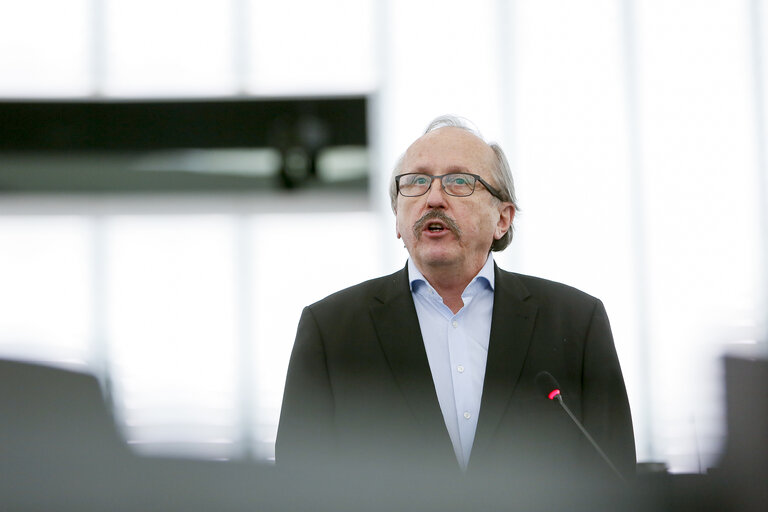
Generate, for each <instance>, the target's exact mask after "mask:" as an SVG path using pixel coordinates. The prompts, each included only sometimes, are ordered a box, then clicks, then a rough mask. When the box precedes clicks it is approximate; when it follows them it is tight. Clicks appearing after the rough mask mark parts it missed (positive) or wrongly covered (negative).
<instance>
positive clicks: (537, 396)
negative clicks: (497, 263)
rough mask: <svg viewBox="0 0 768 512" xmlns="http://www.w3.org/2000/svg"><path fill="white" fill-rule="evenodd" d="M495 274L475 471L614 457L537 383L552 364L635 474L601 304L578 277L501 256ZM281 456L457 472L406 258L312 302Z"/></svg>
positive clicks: (299, 338) (289, 463) (296, 462)
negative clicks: (569, 282)
mask: <svg viewBox="0 0 768 512" xmlns="http://www.w3.org/2000/svg"><path fill="white" fill-rule="evenodd" d="M495 277H496V283H495V291H494V306H493V323H492V327H491V334H490V343H489V348H488V359H487V366H486V375H485V382H484V386H483V394H482V400H481V406H480V416H479V418H478V426H477V432H476V436H475V442H474V445H473V449H472V454H471V458H470V462H469V468H468V473H470V474H471V473H478V472H482V471H487V472H492V473H494V474H499V473H500V472H501V473H504V474H514V473H515V472H518V473H520V472H524V473H526V474H531V472H541V473H545V474H546V473H550V472H551V471H553V470H555V471H563V472H567V471H569V470H570V469H571V468H572V467H574V466H575V467H576V468H577V470H578V471H583V470H584V469H585V468H587V467H593V465H594V467H600V466H601V465H602V464H603V463H602V461H600V460H599V459H598V457H597V455H596V454H595V453H594V450H593V449H592V448H591V447H590V446H589V445H587V443H586V440H585V439H584V437H583V436H582V434H581V433H580V431H579V430H578V428H577V427H576V426H575V425H574V424H572V422H571V420H570V418H568V416H567V415H566V413H565V412H564V411H563V410H562V409H561V408H560V407H559V406H558V405H557V403H556V402H555V401H550V400H548V399H547V397H546V396H544V395H543V394H542V392H541V391H540V389H539V388H538V387H537V385H536V383H535V378H536V375H537V374H538V373H539V372H541V371H548V372H550V373H551V374H552V375H553V376H555V378H556V379H557V380H558V382H559V384H560V386H561V388H562V391H563V397H564V400H565V402H566V403H567V404H568V406H569V407H570V409H571V410H572V411H573V412H574V414H575V415H576V416H577V417H578V418H579V419H580V420H581V421H582V422H583V424H584V425H585V426H586V428H587V430H588V431H589V432H590V433H591V434H592V436H593V437H594V438H595V439H596V440H597V442H598V443H599V444H600V445H601V446H602V447H603V449H604V451H605V452H606V453H607V454H608V456H609V457H610V458H611V459H612V460H613V461H614V463H615V464H616V466H618V467H619V468H620V469H621V471H623V472H624V473H626V474H628V475H629V474H634V465H635V446H634V437H633V431H632V422H631V417H630V411H629V405H628V402H627V396H626V391H625V387H624V382H623V378H622V375H621V370H620V368H619V363H618V359H617V357H616V351H615V348H614V345H613V338H612V335H611V330H610V326H609V323H608V318H607V316H606V313H605V309H604V308H603V305H602V303H601V302H600V301H599V300H598V299H596V298H594V297H591V296H589V295H587V294H585V293H583V292H580V291H579V290H576V289H574V288H571V287H568V286H565V285H562V284H559V283H554V282H551V281H546V280H543V279H539V278H534V277H530V276H524V275H519V274H514V273H510V272H506V271H503V270H501V269H499V268H498V267H496V268H495ZM276 459H277V463H278V466H279V467H280V466H282V467H308V466H311V465H320V466H323V465H326V464H328V463H339V464H342V465H344V466H345V467H356V468H366V467H368V468H371V467H374V468H375V467H379V466H381V467H386V466H389V467H390V468H412V469H413V470H414V471H432V470H435V469H443V470H445V469H446V468H450V470H451V471H453V470H456V471H458V464H457V462H456V459H455V457H454V454H453V449H452V446H451V442H450V439H449V436H448V433H447V430H446V428H445V424H444V421H443V417H442V413H441V411H440V407H439V404H438V401H437V395H436V392H435V388H434V383H433V380H432V376H431V373H430V369H429V363H428V361H427V356H426V352H425V349H424V344H423V341H422V338H421V333H420V328H419V321H418V318H417V315H416V309H415V306H414V303H413V298H412V296H411V293H410V288H409V282H408V276H407V270H406V269H403V270H401V271H399V272H396V273H394V274H392V275H389V276H386V277H381V278H378V279H374V280H371V281H367V282H365V283H361V284H359V285H357V286H353V287H351V288H348V289H346V290H342V291H340V292H338V293H335V294H333V295H331V296H329V297H327V298H325V299H323V300H321V301H319V302H317V303H315V304H313V305H311V306H308V307H307V308H305V309H304V312H303V314H302V317H301V321H300V322H299V327H298V332H297V335H296V342H295V345H294V349H293V353H292V356H291V360H290V366H289V369H288V376H287V380H286V385H285V395H284V398H283V407H282V412H281V416H280V427H279V432H278V437H277V444H276ZM602 470H604V468H603V469H600V470H598V471H602Z"/></svg>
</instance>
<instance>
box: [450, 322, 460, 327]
mask: <svg viewBox="0 0 768 512" xmlns="http://www.w3.org/2000/svg"><path fill="white" fill-rule="evenodd" d="M451 325H452V326H454V327H458V326H459V322H457V321H456V320H454V321H453V322H451Z"/></svg>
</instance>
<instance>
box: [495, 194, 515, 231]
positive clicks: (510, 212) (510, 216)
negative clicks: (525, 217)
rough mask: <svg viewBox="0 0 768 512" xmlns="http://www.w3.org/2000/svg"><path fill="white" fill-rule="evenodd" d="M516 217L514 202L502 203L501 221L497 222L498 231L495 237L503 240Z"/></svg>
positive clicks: (500, 208)
mask: <svg viewBox="0 0 768 512" xmlns="http://www.w3.org/2000/svg"><path fill="white" fill-rule="evenodd" d="M514 218H515V207H514V205H513V204H512V203H507V202H504V203H501V204H500V205H499V221H498V222H497V223H496V231H495V232H494V233H493V238H494V239H496V240H501V237H503V236H504V235H505V234H506V233H507V231H509V229H510V228H511V227H512V221H513V220H514Z"/></svg>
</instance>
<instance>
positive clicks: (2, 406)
mask: <svg viewBox="0 0 768 512" xmlns="http://www.w3.org/2000/svg"><path fill="white" fill-rule="evenodd" d="M726 366H727V373H728V374H729V380H728V387H729V429H732V430H730V431H731V432H732V433H734V434H736V435H737V438H736V439H735V440H733V441H729V444H728V452H727V454H726V456H725V457H724V459H723V467H722V468H721V470H720V471H718V472H717V473H715V474H713V475H709V476H701V475H648V476H644V477H642V478H638V479H637V481H635V482H633V483H631V484H630V485H629V486H628V487H622V486H621V485H620V484H619V483H618V482H616V481H614V480H607V481H604V482H589V483H586V482H583V481H572V482H568V481H562V480H558V481H549V480H547V479H531V480H529V481H526V482H521V481H517V482H509V481H504V480H503V479H500V478H499V479H495V480H494V478H493V477H484V478H482V479H470V478H463V477H460V478H456V477H447V476H445V475H423V474H421V475H417V474H411V473H409V472H408V468H393V469H394V470H393V471H390V472H384V471H381V472H377V473H376V474H360V473H359V472H358V471H355V468H346V469H344V468H333V469H331V468H328V469H327V470H326V471H306V472H303V473H301V472H300V473H290V474H288V473H285V472H282V471H279V470H277V469H276V468H274V467H272V466H265V465H259V464H256V463H244V462H205V461H190V460H172V459H156V458H145V457H138V456H136V455H135V454H133V453H132V452H131V451H130V450H129V449H128V447H127V445H126V444H125V442H124V441H123V439H122V438H121V437H120V435H119V433H118V429H117V428H116V426H115V423H114V420H113V417H112V413H111V411H110V409H109V408H108V406H107V404H106V403H105V401H104V400H103V398H102V395H101V391H100V388H99V384H98V382H97V380H96V379H95V378H94V377H92V376H90V375H87V374H82V373H77V372H72V371H67V370H63V369H58V368H51V367H46V366H39V365H35V364H30V363H24V362H18V361H4V360H0V511H2V512H14V511H38V510H39V511H78V512H88V511H96V510H98V511H147V510H162V511H185V512H189V511H198V510H199V511H216V512H219V511H240V510H258V511H304V510H306V511H312V512H314V511H326V510H327V511H334V512H344V511H367V510H371V511H382V512H384V511H386V512H390V511H392V512H394V511H400V510H414V511H417V510H423V511H432V510H434V511H438V510H439V511H441V512H445V511H451V510H457V511H458V510H462V511H466V510H489V511H490V510H493V511H495V510H510V511H515V510H520V511H526V512H531V511H539V510H541V511H552V512H556V511H558V510H563V511H566V510H567V511H569V512H570V511H581V510H583V511H590V512H597V511H601V510H606V511H608V510H616V511H621V512H627V511H669V512H680V511H689V510H690V511H694V510H695V511H697V512H699V511H710V510H711V511H721V510H730V511H733V512H757V511H758V510H759V511H760V512H765V510H768V507H766V506H765V505H766V502H765V493H766V489H768V483H767V482H768V478H766V463H768V457H766V456H765V455H766V454H765V450H766V446H767V445H768V443H765V441H766V439H765V436H766V435H767V433H768V422H766V417H768V416H767V415H766V391H765V390H766V389H768V388H766V386H765V384H766V382H768V370H766V368H768V367H767V366H766V363H765V361H760V360H743V359H731V360H727V361H726ZM734 372H735V375H734ZM761 379H762V380H761ZM744 386H746V388H747V391H746V392H745V391H743V389H744ZM732 389H733V390H736V389H742V391H740V392H736V391H733V393H734V395H735V396H731V391H732ZM745 393H747V394H746V395H745ZM750 393H751V394H750ZM756 411H759V412H756ZM747 412H748V414H746V413H747ZM733 414H736V415H744V416H743V417H742V418H739V419H734V420H733V421H731V419H730V417H731V415H733ZM745 414H746V415H745ZM754 436H757V439H755V438H754ZM732 437H733V436H732ZM756 443H757V444H756ZM761 500H762V501H761Z"/></svg>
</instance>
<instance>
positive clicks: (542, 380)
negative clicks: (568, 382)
mask: <svg viewBox="0 0 768 512" xmlns="http://www.w3.org/2000/svg"><path fill="white" fill-rule="evenodd" d="M536 384H537V385H538V386H539V389H540V390H541V392H542V393H544V395H545V396H546V397H547V398H549V399H550V400H554V399H555V398H557V396H558V395H560V384H558V383H557V381H556V380H555V378H554V377H553V376H552V374H551V373H549V372H546V371H544V372H539V374H538V375H536Z"/></svg>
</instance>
